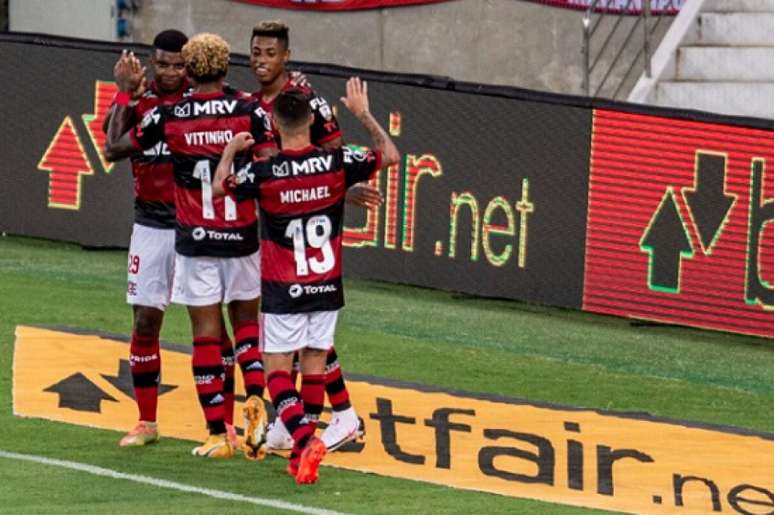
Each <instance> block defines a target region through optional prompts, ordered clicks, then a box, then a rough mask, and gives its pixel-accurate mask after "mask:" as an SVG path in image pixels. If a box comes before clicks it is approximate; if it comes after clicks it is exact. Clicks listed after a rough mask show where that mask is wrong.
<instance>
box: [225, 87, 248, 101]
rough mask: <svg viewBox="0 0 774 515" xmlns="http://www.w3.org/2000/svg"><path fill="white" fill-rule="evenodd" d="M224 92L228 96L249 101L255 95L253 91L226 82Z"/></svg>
mask: <svg viewBox="0 0 774 515" xmlns="http://www.w3.org/2000/svg"><path fill="white" fill-rule="evenodd" d="M223 93H224V94H225V95H226V96H227V97H232V98H236V99H237V100H242V101H247V102H250V101H253V100H254V98H253V95H252V94H251V93H249V92H247V91H244V90H241V89H238V88H235V87H233V86H231V85H230V84H224V85H223Z"/></svg>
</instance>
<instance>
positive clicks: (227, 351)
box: [220, 329, 235, 425]
mask: <svg viewBox="0 0 774 515" xmlns="http://www.w3.org/2000/svg"><path fill="white" fill-rule="evenodd" d="M220 358H221V361H222V362H223V371H224V380H223V409H224V410H225V412H226V415H225V420H226V424H231V425H234V368H235V359H234V344H233V342H232V341H231V338H229V337H228V333H227V332H226V330H225V329H224V330H223V333H222V334H221V336H220Z"/></svg>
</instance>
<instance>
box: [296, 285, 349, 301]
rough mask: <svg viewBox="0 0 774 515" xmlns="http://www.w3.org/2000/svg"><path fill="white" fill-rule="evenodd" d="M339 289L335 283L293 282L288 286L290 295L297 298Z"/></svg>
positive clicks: (333, 291)
mask: <svg viewBox="0 0 774 515" xmlns="http://www.w3.org/2000/svg"><path fill="white" fill-rule="evenodd" d="M337 291H339V290H338V289H337V288H336V285H335V284H320V285H311V284H307V285H300V284H292V285H290V288H288V295H290V297H291V298H293V299H297V298H299V297H300V296H301V295H320V294H321V293H335V292H337Z"/></svg>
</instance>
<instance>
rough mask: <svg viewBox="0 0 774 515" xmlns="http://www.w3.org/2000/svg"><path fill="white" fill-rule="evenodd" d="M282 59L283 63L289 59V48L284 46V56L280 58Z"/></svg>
mask: <svg viewBox="0 0 774 515" xmlns="http://www.w3.org/2000/svg"><path fill="white" fill-rule="evenodd" d="M282 60H283V62H284V63H285V64H287V63H288V61H290V49H289V48H286V49H285V56H284V57H283V59H282Z"/></svg>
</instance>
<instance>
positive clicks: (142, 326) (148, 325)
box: [134, 306, 164, 336]
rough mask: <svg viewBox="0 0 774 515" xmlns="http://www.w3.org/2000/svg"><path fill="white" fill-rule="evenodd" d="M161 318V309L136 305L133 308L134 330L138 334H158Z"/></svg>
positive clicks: (162, 314)
mask: <svg viewBox="0 0 774 515" xmlns="http://www.w3.org/2000/svg"><path fill="white" fill-rule="evenodd" d="M163 319H164V312H163V311H161V310H159V309H154V308H149V307H145V306H137V307H136V308H135V310H134V332H135V333H136V334H137V335H139V336H158V334H159V332H161V322H162V320H163Z"/></svg>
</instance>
